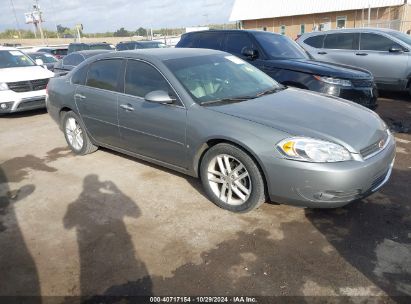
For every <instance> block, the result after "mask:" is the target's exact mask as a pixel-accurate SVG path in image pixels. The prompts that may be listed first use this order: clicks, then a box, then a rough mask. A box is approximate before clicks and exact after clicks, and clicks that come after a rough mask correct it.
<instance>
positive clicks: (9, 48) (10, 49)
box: [0, 46, 21, 51]
mask: <svg viewBox="0 0 411 304" xmlns="http://www.w3.org/2000/svg"><path fill="white" fill-rule="evenodd" d="M0 51H21V50H19V49H16V48H13V47H9V46H0Z"/></svg>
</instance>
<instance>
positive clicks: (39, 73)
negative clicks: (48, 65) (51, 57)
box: [0, 65, 54, 82]
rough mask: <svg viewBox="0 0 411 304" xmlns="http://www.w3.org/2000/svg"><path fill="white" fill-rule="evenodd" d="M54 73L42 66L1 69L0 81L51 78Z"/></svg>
mask: <svg viewBox="0 0 411 304" xmlns="http://www.w3.org/2000/svg"><path fill="white" fill-rule="evenodd" d="M53 76H54V73H52V72H50V71H49V70H47V69H45V68H43V67H41V66H37V65H35V66H28V67H18V68H5V69H0V82H17V81H26V80H35V79H44V78H51V77H53Z"/></svg>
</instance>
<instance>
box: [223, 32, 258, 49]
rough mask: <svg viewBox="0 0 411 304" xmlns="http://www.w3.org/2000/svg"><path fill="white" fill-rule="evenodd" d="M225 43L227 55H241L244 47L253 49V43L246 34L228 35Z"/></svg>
mask: <svg viewBox="0 0 411 304" xmlns="http://www.w3.org/2000/svg"><path fill="white" fill-rule="evenodd" d="M226 41H227V42H226V43H227V46H226V50H227V52H229V53H233V54H241V51H242V49H243V48H244V47H249V48H253V42H252V41H251V39H250V37H249V36H248V35H247V34H246V33H229V34H227V40H226Z"/></svg>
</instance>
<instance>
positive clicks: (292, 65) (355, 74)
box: [266, 59, 372, 79]
mask: <svg viewBox="0 0 411 304" xmlns="http://www.w3.org/2000/svg"><path fill="white" fill-rule="evenodd" d="M266 66H267V67H270V66H271V67H273V68H280V69H285V70H291V71H298V72H302V73H309V74H315V75H319V76H328V77H334V78H345V79H369V78H372V75H371V73H370V72H368V71H366V70H364V69H360V68H356V67H352V66H348V65H343V64H334V63H328V62H322V61H316V60H309V59H287V60H268V61H267V62H266Z"/></svg>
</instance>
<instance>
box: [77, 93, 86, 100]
mask: <svg viewBox="0 0 411 304" xmlns="http://www.w3.org/2000/svg"><path fill="white" fill-rule="evenodd" d="M74 97H77V98H79V99H86V96H84V95H81V94H78V93H77V94H75V95H74Z"/></svg>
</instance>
